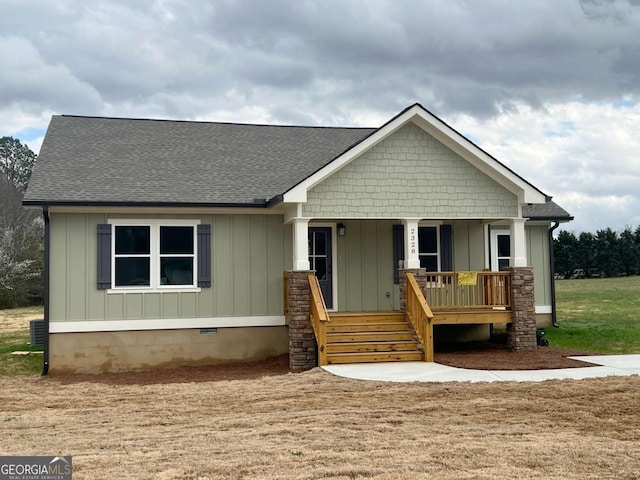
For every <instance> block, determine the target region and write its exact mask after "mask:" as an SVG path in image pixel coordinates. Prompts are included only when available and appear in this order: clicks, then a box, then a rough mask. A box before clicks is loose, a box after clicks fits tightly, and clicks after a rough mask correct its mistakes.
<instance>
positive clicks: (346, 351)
mask: <svg viewBox="0 0 640 480" xmlns="http://www.w3.org/2000/svg"><path fill="white" fill-rule="evenodd" d="M422 359H423V354H422V350H421V346H420V345H419V344H418V342H417V341H416V339H415V336H414V332H413V329H412V328H411V326H410V325H409V323H408V322H407V321H406V319H405V316H404V313H400V312H362V313H360V312H357V313H351V312H347V313H341V312H337V313H330V314H329V323H328V324H327V362H328V363H329V364H330V365H331V364H337V363H369V362H403V361H404V362H410V361H421V360H422Z"/></svg>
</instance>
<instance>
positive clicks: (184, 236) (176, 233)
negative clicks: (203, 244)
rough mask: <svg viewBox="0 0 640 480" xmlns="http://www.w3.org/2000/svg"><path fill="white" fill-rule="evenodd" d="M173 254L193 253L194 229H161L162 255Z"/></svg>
mask: <svg viewBox="0 0 640 480" xmlns="http://www.w3.org/2000/svg"><path fill="white" fill-rule="evenodd" d="M171 253H178V254H192V253H193V227H160V254H161V255H162V254H171Z"/></svg>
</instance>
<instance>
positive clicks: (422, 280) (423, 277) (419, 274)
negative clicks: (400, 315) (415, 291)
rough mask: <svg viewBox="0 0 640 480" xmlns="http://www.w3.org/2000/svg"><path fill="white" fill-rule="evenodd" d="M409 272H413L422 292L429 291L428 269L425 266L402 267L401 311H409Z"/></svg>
mask: <svg viewBox="0 0 640 480" xmlns="http://www.w3.org/2000/svg"><path fill="white" fill-rule="evenodd" d="M407 273H413V276H414V277H415V278H416V282H417V283H418V286H419V287H420V290H422V294H423V295H426V293H427V271H426V270H425V269H424V268H401V269H399V270H398V287H399V289H400V311H401V312H406V311H407V275H406V274H407Z"/></svg>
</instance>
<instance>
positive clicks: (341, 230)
mask: <svg viewBox="0 0 640 480" xmlns="http://www.w3.org/2000/svg"><path fill="white" fill-rule="evenodd" d="M346 233H347V227H345V226H344V223H339V224H338V236H339V237H344V236H345V234H346Z"/></svg>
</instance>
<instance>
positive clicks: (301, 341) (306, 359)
mask: <svg viewBox="0 0 640 480" xmlns="http://www.w3.org/2000/svg"><path fill="white" fill-rule="evenodd" d="M310 273H313V272H311V271H309V270H297V271H291V272H285V275H288V276H289V282H288V285H289V288H288V291H287V292H286V295H287V299H288V305H289V317H288V318H289V369H290V370H291V371H292V372H303V371H305V370H310V369H312V368H314V367H317V366H318V355H317V346H316V338H315V335H314V334H313V327H312V326H311V317H310V308H309V305H310V290H309V274H310Z"/></svg>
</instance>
